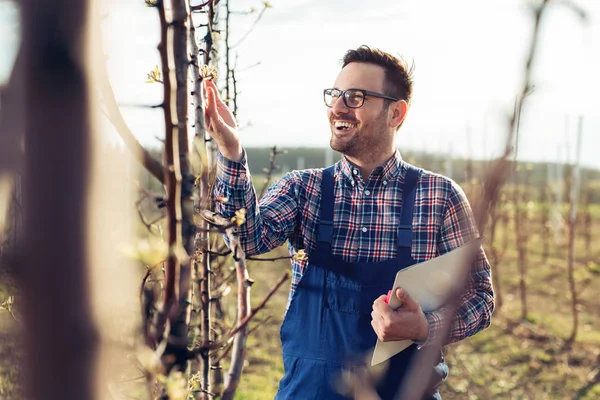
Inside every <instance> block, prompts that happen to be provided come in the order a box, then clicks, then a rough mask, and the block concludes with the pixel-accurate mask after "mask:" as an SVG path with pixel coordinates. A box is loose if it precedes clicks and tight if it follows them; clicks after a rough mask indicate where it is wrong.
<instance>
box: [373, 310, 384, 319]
mask: <svg viewBox="0 0 600 400" xmlns="http://www.w3.org/2000/svg"><path fill="white" fill-rule="evenodd" d="M371 319H372V320H373V321H377V320H383V315H381V314H380V313H378V312H377V311H375V310H373V311H371Z"/></svg>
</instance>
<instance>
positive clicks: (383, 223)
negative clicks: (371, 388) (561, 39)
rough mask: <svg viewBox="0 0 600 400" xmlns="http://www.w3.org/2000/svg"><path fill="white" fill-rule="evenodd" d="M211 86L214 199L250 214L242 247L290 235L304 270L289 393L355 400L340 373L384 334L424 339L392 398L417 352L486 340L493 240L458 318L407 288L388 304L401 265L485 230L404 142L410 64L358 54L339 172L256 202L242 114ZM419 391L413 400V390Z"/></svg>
mask: <svg viewBox="0 0 600 400" xmlns="http://www.w3.org/2000/svg"><path fill="white" fill-rule="evenodd" d="M206 89H207V96H208V97H207V98H208V105H207V114H206V116H207V127H208V130H209V132H210V133H211V136H212V138H213V139H214V141H215V142H216V144H217V145H218V148H219V152H220V154H219V158H218V172H217V182H216V185H215V194H216V195H217V196H219V197H226V198H227V199H228V201H227V202H225V203H220V204H219V205H218V209H217V211H218V212H219V213H220V214H222V215H223V216H225V217H231V216H232V215H233V214H234V212H235V211H236V210H238V209H240V208H245V209H246V210H247V220H246V223H245V225H243V226H242V227H241V228H240V232H239V234H240V243H241V245H242V247H243V248H244V250H245V251H246V253H247V254H250V255H253V254H260V253H264V252H267V251H269V250H271V249H273V248H275V247H277V246H280V245H281V244H283V243H284V242H285V241H286V240H289V248H290V251H291V252H292V253H294V252H297V251H298V250H300V249H305V251H306V253H307V254H308V260H293V261H292V267H293V279H292V286H291V291H290V299H289V304H288V310H287V312H286V316H285V320H284V322H283V325H282V327H281V341H282V345H283V357H284V367H285V375H284V377H283V379H282V380H281V382H280V386H279V391H278V394H277V397H276V398H277V399H327V400H330V399H342V398H345V397H343V396H342V394H340V391H339V390H338V389H339V385H338V383H339V377H340V376H341V375H342V373H341V372H342V371H343V370H347V369H352V368H353V367H355V366H356V365H358V364H360V361H359V360H360V358H361V356H364V354H365V353H366V352H367V351H369V350H370V349H372V348H373V347H374V345H375V342H376V339H377V337H379V339H381V340H384V341H386V340H405V339H410V340H413V341H415V344H414V345H412V346H411V347H409V348H408V349H407V350H405V351H403V352H401V353H400V354H398V355H397V356H395V357H393V358H392V359H391V361H390V363H389V368H388V370H387V373H386V374H385V376H383V377H382V378H381V380H380V381H379V382H378V384H377V387H376V389H377V393H378V396H379V397H380V398H382V399H392V398H394V397H395V394H396V393H397V391H398V390H399V388H400V387H401V385H402V384H406V385H409V384H410V382H403V377H404V375H405V374H406V372H407V368H408V367H409V365H410V362H411V360H414V359H416V358H417V356H418V354H419V350H420V349H421V348H423V347H424V346H428V345H430V344H431V343H432V342H433V340H434V338H436V336H437V335H439V334H440V332H439V331H440V328H441V326H442V319H443V318H451V326H450V331H449V333H448V335H447V337H445V338H444V340H443V342H444V343H450V342H455V341H458V340H461V339H464V338H465V337H467V336H470V335H473V334H475V333H476V332H478V331H479V330H481V329H484V328H486V327H487V326H489V324H490V317H491V313H492V311H493V306H494V300H493V298H494V297H493V290H492V283H491V276H490V266H489V264H488V262H487V259H486V257H485V254H484V252H483V249H481V250H480V254H479V256H478V258H477V260H476V265H475V266H474V268H473V269H472V272H471V274H470V275H469V279H468V280H467V282H468V285H467V290H466V291H465V292H464V294H463V296H462V298H461V299H460V302H459V307H458V309H457V310H456V311H455V313H454V315H447V314H448V312H447V310H446V309H440V310H436V311H434V312H428V313H424V312H423V311H422V309H421V307H420V306H419V304H417V303H416V302H415V301H414V300H413V299H411V297H410V295H409V293H407V291H406V290H402V289H399V290H397V291H396V293H395V295H396V296H398V298H399V299H400V300H401V302H402V304H403V305H402V307H400V308H399V309H397V310H392V309H391V308H390V307H389V306H388V305H387V304H386V302H385V296H382V294H383V293H386V292H387V290H388V289H389V287H391V285H392V283H393V281H394V276H395V274H396V272H397V271H398V270H399V269H401V268H405V267H407V266H409V265H412V264H414V263H416V262H422V261H425V260H427V259H430V258H433V257H436V256H439V255H441V254H444V253H446V252H448V251H450V250H452V249H454V248H456V247H458V246H460V245H462V244H463V243H464V242H466V241H467V240H468V239H469V238H472V237H473V236H474V235H476V234H477V232H476V226H475V224H474V221H473V214H472V212H471V209H470V206H469V203H468V201H467V199H466V197H465V195H464V193H463V191H462V190H461V189H460V188H459V187H458V186H457V185H456V184H455V183H454V182H453V181H451V180H450V179H448V178H445V177H443V176H440V175H436V174H433V173H431V172H427V171H423V170H420V169H417V168H415V167H413V166H411V165H409V164H408V163H406V162H405V161H404V160H402V158H401V156H400V154H399V152H398V151H397V150H395V146H394V141H395V137H396V133H397V131H398V129H399V127H400V126H401V125H402V122H403V121H404V118H405V117H406V113H407V111H408V108H409V105H410V101H411V94H412V77H411V71H409V70H408V68H407V66H406V65H405V63H404V62H402V61H401V60H399V59H398V58H395V57H393V56H392V55H390V54H387V53H385V52H382V51H380V50H377V49H371V48H369V47H366V46H361V47H360V48H358V49H356V50H350V51H348V52H347V53H346V55H345V57H344V59H343V67H342V70H341V71H340V73H339V75H338V77H337V79H336V81H335V84H334V86H333V88H332V89H326V90H325V91H324V99H325V105H326V106H327V107H328V117H329V122H330V126H331V141H330V145H331V148H332V149H334V150H336V151H339V152H341V153H342V154H343V155H344V157H343V159H342V160H341V161H339V162H338V163H336V164H335V165H334V166H332V167H330V168H327V169H311V170H303V171H293V172H290V173H288V174H286V175H285V176H284V177H283V178H281V179H280V180H278V181H277V182H275V183H274V184H273V185H272V186H271V187H270V188H269V190H268V191H267V193H266V194H265V196H264V198H263V199H261V200H260V201H259V202H257V199H256V194H255V190H254V187H253V185H252V181H251V176H250V172H249V169H248V165H247V162H246V157H245V153H244V150H243V148H242V145H241V144H240V140H239V137H238V134H237V131H236V122H235V120H234V118H233V116H232V114H231V112H230V111H229V110H228V109H227V107H226V106H225V104H224V103H223V102H222V101H221V100H220V99H219V96H218V92H217V89H216V87H215V85H214V84H213V83H212V82H207V83H206ZM440 354H441V349H440ZM446 375H447V367H446V365H445V364H444V361H443V356H440V358H439V360H437V361H436V363H435V365H432V366H431V378H430V379H429V377H428V380H429V381H430V387H429V388H428V389H429V390H428V391H427V393H426V395H425V398H427V399H439V398H440V396H439V392H438V391H437V386H438V385H439V384H440V383H441V382H442V381H443V380H444V379H445V377H446ZM410 400H412V399H410Z"/></svg>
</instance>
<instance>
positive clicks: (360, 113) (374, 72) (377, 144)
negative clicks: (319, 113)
mask: <svg viewBox="0 0 600 400" xmlns="http://www.w3.org/2000/svg"><path fill="white" fill-rule="evenodd" d="M384 78H385V71H384V70H383V68H382V67H380V66H378V65H375V64H367V63H358V62H353V63H350V64H348V65H346V66H345V67H344V68H343V69H342V70H341V71H340V73H339V75H338V77H337V79H336V81H335V85H334V88H335V89H339V90H346V89H364V90H370V91H373V92H377V93H384V89H383V86H384ZM383 105H384V100H383V99H380V98H377V97H372V96H366V98H365V101H364V104H363V106H362V107H360V108H348V107H346V105H345V104H344V100H343V99H342V98H341V97H338V98H337V99H335V100H334V103H333V105H332V107H331V108H329V109H328V112H327V114H328V117H329V124H330V127H331V141H330V146H331V148H332V149H333V150H335V151H339V152H340V153H343V154H345V155H347V156H350V157H357V158H359V157H360V156H361V155H363V156H364V154H365V152H368V153H370V152H372V151H377V150H378V149H379V148H381V147H382V145H383V144H384V143H387V142H388V141H389V140H390V136H391V137H392V138H393V128H392V127H390V126H389V124H388V110H387V107H386V108H384V106H383ZM391 140H393V139H391Z"/></svg>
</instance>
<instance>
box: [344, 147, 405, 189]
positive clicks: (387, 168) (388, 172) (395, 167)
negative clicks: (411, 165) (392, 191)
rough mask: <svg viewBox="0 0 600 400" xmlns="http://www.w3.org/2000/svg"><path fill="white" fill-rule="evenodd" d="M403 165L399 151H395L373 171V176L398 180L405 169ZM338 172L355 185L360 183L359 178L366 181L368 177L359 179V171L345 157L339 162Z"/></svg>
mask: <svg viewBox="0 0 600 400" xmlns="http://www.w3.org/2000/svg"><path fill="white" fill-rule="evenodd" d="M405 164H406V162H405V161H404V160H403V159H402V155H401V154H400V151H398V149H396V151H395V152H394V155H393V156H392V157H391V158H390V159H389V160H387V161H386V162H385V163H384V164H383V165H380V166H379V167H377V168H375V169H374V170H373V174H374V176H375V177H377V179H382V180H388V181H389V180H392V179H396V178H399V177H400V176H401V175H402V171H403V170H404V169H406V168H405ZM340 172H341V173H342V175H344V176H345V177H346V178H347V179H349V180H350V181H353V182H356V183H360V182H361V178H363V179H368V177H361V176H360V170H359V169H358V168H357V167H356V166H354V165H353V164H352V163H351V162H350V161H348V159H347V158H346V157H345V156H344V157H342V159H341V161H340Z"/></svg>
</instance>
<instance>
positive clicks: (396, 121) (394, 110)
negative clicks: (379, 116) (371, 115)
mask: <svg viewBox="0 0 600 400" xmlns="http://www.w3.org/2000/svg"><path fill="white" fill-rule="evenodd" d="M407 111H408V104H407V103H406V101H405V100H399V101H397V102H395V103H392V104H390V126H391V127H392V128H394V129H396V128H398V127H399V126H400V124H401V123H402V121H404V118H405V117H406V112H407Z"/></svg>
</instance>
